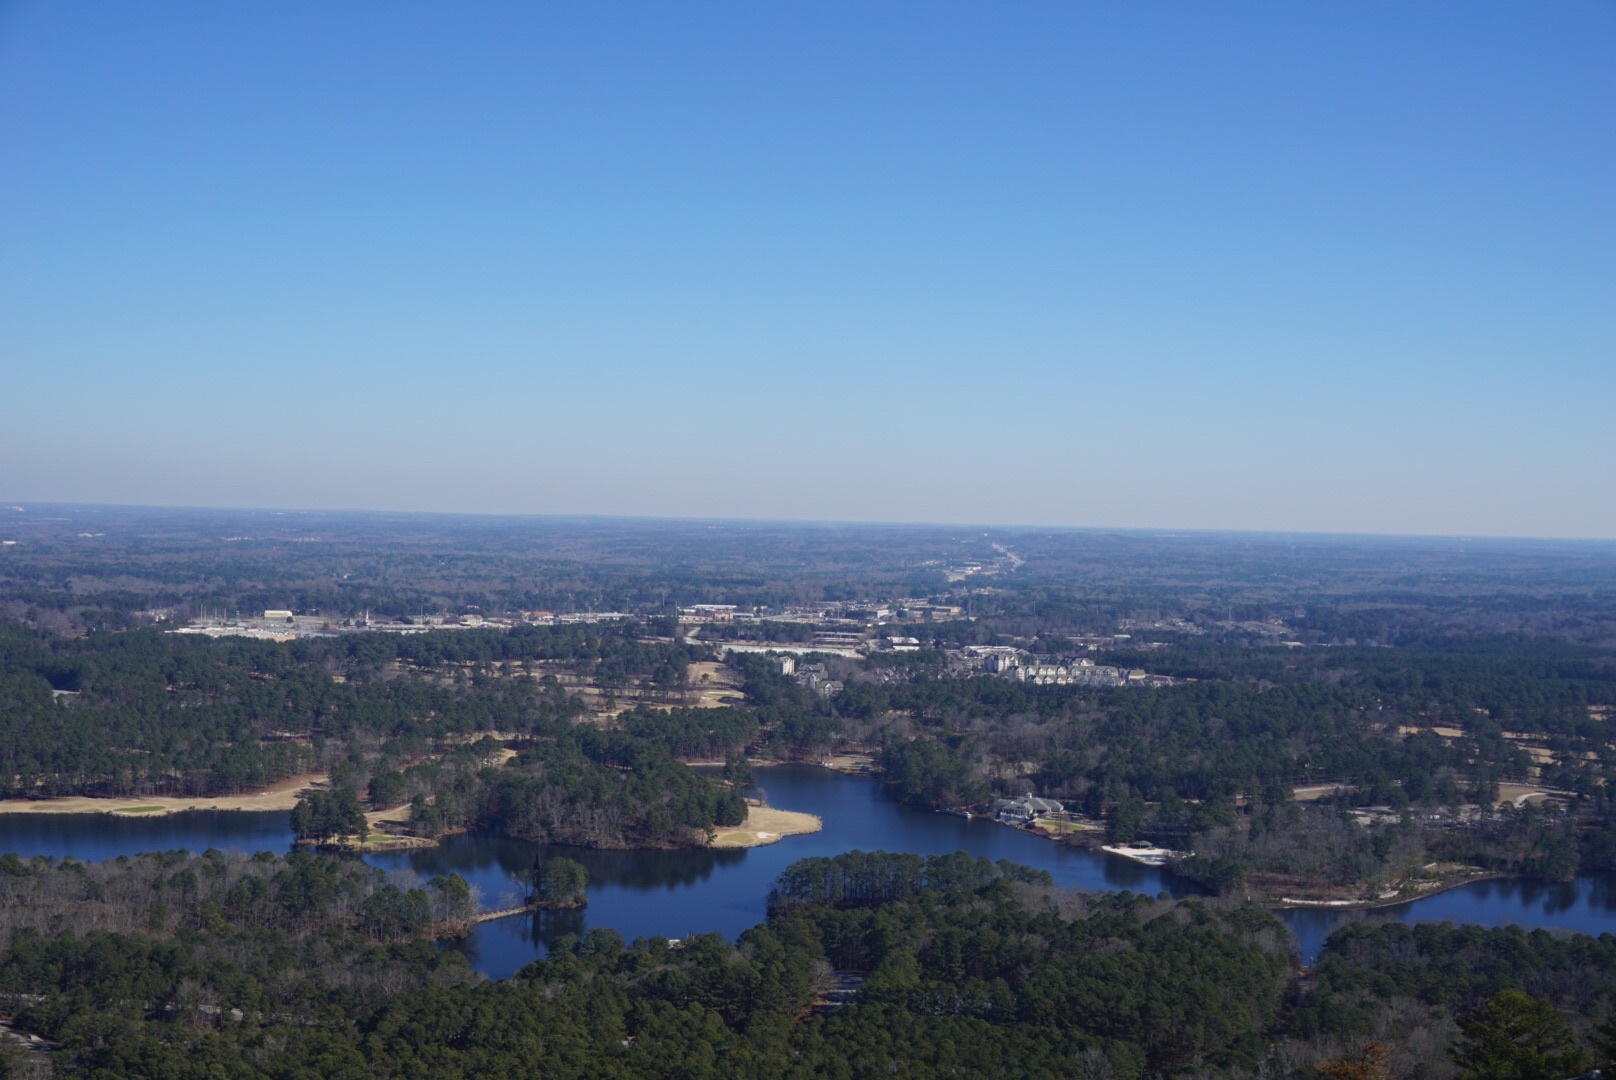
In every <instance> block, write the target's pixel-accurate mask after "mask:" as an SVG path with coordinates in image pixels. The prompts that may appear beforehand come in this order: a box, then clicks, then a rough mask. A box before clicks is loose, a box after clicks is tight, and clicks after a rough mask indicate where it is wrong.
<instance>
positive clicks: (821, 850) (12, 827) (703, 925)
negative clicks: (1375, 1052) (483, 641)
mask: <svg viewBox="0 0 1616 1080" xmlns="http://www.w3.org/2000/svg"><path fill="white" fill-rule="evenodd" d="M757 772H758V779H759V782H760V783H761V784H763V785H764V787H765V788H766V789H767V790H768V793H769V802H770V803H771V804H772V805H775V806H779V807H781V808H783V809H788V810H803V811H807V812H808V813H811V814H817V815H819V817H820V818H822V819H823V820H824V822H825V828H824V829H823V830H822V831H821V832H818V833H813V834H810V835H806V836H794V837H788V838H786V839H785V840H782V841H780V842H779V843H776V844H773V845H770V846H768V847H761V848H752V849H749V850H709V849H697V850H689V851H595V850H588V849H580V848H560V847H547V846H545V845H541V844H533V843H529V842H526V841H520V840H508V839H505V838H502V837H498V836H493V835H489V834H473V835H469V836H456V837H449V838H447V839H446V840H445V841H444V843H443V845H442V846H441V847H437V848H431V849H426V850H420V851H409V852H391V853H385V854H378V855H370V856H366V861H368V862H370V863H371V864H372V865H375V866H379V867H382V868H384V869H387V870H391V871H401V872H413V873H416V874H419V875H421V876H423V877H429V876H431V875H433V874H440V873H448V872H450V871H456V872H458V873H460V874H461V875H462V876H463V877H465V878H466V880H468V881H470V882H471V883H472V884H474V885H476V886H477V887H478V888H480V889H481V890H482V893H483V898H484V903H485V904H486V905H487V906H490V907H493V906H498V905H499V904H500V901H501V897H502V895H507V896H514V895H515V894H516V893H517V891H518V885H517V881H516V877H515V875H516V874H517V873H518V872H519V871H521V870H523V869H526V868H528V867H531V866H532V865H533V864H534V862H535V861H537V860H542V859H544V858H546V857H549V856H551V855H555V854H565V855H567V856H568V857H569V858H573V859H576V860H578V861H579V862H582V863H583V864H584V865H585V867H586V868H587V869H588V871H589V906H588V907H587V908H586V909H584V910H582V911H577V912H553V913H541V914H538V915H526V916H517V917H513V918H509V919H501V920H498V921H496V922H490V923H484V924H482V925H481V926H479V927H478V928H477V929H476V930H475V931H474V932H473V933H472V935H471V936H470V938H468V939H467V940H466V941H465V942H463V943H461V944H459V945H457V946H456V947H458V948H461V949H462V950H464V951H465V952H466V954H467V956H468V957H469V958H470V959H471V961H472V963H473V964H474V965H475V966H476V967H477V968H478V969H479V970H481V971H483V972H484V973H486V974H488V975H490V976H492V977H494V978H502V977H504V976H506V975H510V974H511V973H513V972H515V971H517V970H518V969H520V968H521V967H522V966H523V965H524V964H526V963H528V962H529V961H531V960H533V959H535V958H536V957H539V956H541V955H543V953H544V950H545V947H546V944H547V942H549V941H553V940H554V939H555V938H556V937H557V936H559V935H563V934H580V933H584V932H586V931H587V930H589V929H591V928H593V927H597V926H604V927H611V928H612V929H615V930H616V931H617V932H618V933H620V934H622V935H623V937H624V938H626V939H628V940H631V941H632V940H633V939H634V938H636V937H642V936H643V937H648V936H654V935H662V936H665V937H684V936H685V935H687V934H691V933H698V934H699V933H707V932H712V931H717V932H719V933H723V934H725V935H727V936H729V937H735V936H736V935H738V934H739V933H740V932H741V931H743V930H745V929H746V928H748V927H750V926H753V925H755V924H756V923H759V922H761V921H763V915H764V904H765V901H766V899H767V896H768V892H769V888H770V886H771V885H772V884H773V883H774V880H775V878H776V877H777V876H778V875H779V873H780V871H781V870H783V869H784V868H785V867H786V866H787V865H788V864H790V863H791V862H793V861H795V860H797V859H801V858H805V857H807V856H810V855H834V854H838V853H840V852H843V851H849V850H852V849H854V848H859V849H862V850H865V851H877V850H886V851H907V852H913V853H916V854H923V855H940V854H946V853H948V852H953V851H961V850H963V851H968V852H970V853H971V854H973V855H981V856H985V857H987V858H990V859H995V860H997V859H1009V860H1011V861H1012V862H1017V863H1022V864H1024V865H1027V866H1033V867H1036V868H1038V869H1042V870H1047V871H1049V873H1050V875H1051V876H1052V877H1053V878H1054V879H1055V883H1056V884H1057V885H1061V886H1064V887H1066V888H1073V889H1092V890H1105V891H1116V890H1121V889H1129V890H1132V891H1134V892H1142V893H1147V894H1149V895H1152V896H1154V895H1156V894H1157V893H1161V892H1166V893H1168V894H1170V895H1175V896H1183V895H1194V894H1195V893H1196V892H1197V891H1198V890H1196V889H1195V888H1193V887H1192V886H1188V885H1186V884H1185V883H1182V882H1175V881H1174V880H1173V879H1172V878H1171V877H1170V876H1168V875H1164V874H1163V873H1162V872H1161V871H1159V870H1153V869H1150V868H1148V867H1144V866H1140V865H1138V864H1136V863H1131V862H1128V861H1127V860H1125V859H1119V858H1116V857H1114V856H1109V855H1104V854H1098V853H1092V852H1088V851H1084V850H1081V849H1078V848H1072V847H1066V846H1064V845H1061V844H1056V843H1053V842H1051V841H1049V840H1045V839H1042V838H1040V837H1037V836H1033V835H1031V834H1029V833H1025V832H1021V831H1019V830H1016V829H1012V828H1008V827H1006V826H1003V825H998V824H994V823H992V822H988V821H982V820H971V821H967V820H965V819H963V818H957V817H950V816H948V815H945V814H933V813H927V812H924V811H920V810H915V809H913V808H910V807H906V806H903V805H901V804H899V803H898V802H896V801H895V800H893V799H892V798H890V797H889V796H888V794H887V792H886V789H885V788H884V787H883V786H882V785H881V784H878V783H876V782H874V781H872V780H868V779H863V778H859V777H850V776H843V775H841V774H839V773H834V772H831V771H830V770H828V769H822V768H819V767H817V766H811V765H780V766H774V767H771V768H766V769H759V770H757ZM290 845H291V826H290V816H289V815H288V814H285V813H248V812H238V811H195V812H191V813H186V814H175V815H171V816H168V817H157V818H127V819H126V818H114V817H111V816H109V815H103V814H93V815H91V814H85V815H47V814H8V815H0V851H15V852H17V853H18V854H20V855H23V856H31V855H36V854H40V855H51V856H55V857H60V856H64V855H72V856H74V857H75V858H78V859H81V860H85V861H95V860H100V859H107V858H114V857H116V856H118V855H125V854H134V853H136V852H141V851H158V850H167V849H172V848H186V849H188V850H190V851H193V852H197V851H204V850H206V849H207V848H210V847H217V848H223V849H228V848H240V849H242V850H245V851H260V850H269V851H285V850H286V849H287V848H288V847H290ZM1279 916H1280V918H1281V919H1283V920H1284V921H1285V922H1286V924H1287V925H1288V926H1290V928H1291V930H1292V931H1293V933H1295V935H1296V938H1297V942H1298V945H1299V947H1300V949H1301V951H1302V954H1303V956H1304V957H1305V958H1306V959H1307V961H1309V962H1311V961H1312V960H1313V959H1314V958H1315V957H1316V956H1317V955H1318V951H1319V948H1320V947H1321V946H1322V945H1323V943H1324V939H1325V938H1326V937H1327V936H1328V935H1329V933H1330V932H1331V931H1332V930H1334V929H1335V928H1336V927H1337V926H1339V925H1341V924H1342V923H1343V922H1345V921H1347V920H1348V919H1353V918H1369V919H1376V920H1385V919H1398V920H1401V921H1405V922H1413V921H1441V920H1444V919H1446V920H1451V921H1453V922H1464V923H1479V924H1481V925H1485V926H1494V925H1501V924H1505V923H1519V924H1521V925H1523V926H1528V927H1554V928H1563V929H1567V930H1577V931H1581V932H1583V933H1589V934H1600V933H1616V876H1612V875H1589V876H1584V877H1581V878H1578V879H1577V880H1576V881H1574V882H1570V883H1567V884H1563V885H1552V884H1540V883H1532V882H1520V881H1503V882H1499V881H1491V882H1477V883H1475V884H1473V885H1468V886H1465V887H1463V888H1460V889H1454V890H1452V891H1450V892H1446V893H1442V894H1440V895H1437V896H1433V897H1428V898H1426V899H1424V900H1418V901H1415V902H1413V903H1410V904H1404V905H1400V906H1398V907H1395V908H1385V909H1381V910H1379V911H1374V912H1369V913H1349V912H1340V911H1317V910H1309V911H1286V912H1281V913H1279Z"/></svg>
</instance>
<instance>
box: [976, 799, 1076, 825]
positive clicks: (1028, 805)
mask: <svg viewBox="0 0 1616 1080" xmlns="http://www.w3.org/2000/svg"><path fill="white" fill-rule="evenodd" d="M993 812H994V814H995V815H996V816H997V817H998V819H999V820H1000V821H1007V822H1010V823H1011V824H1014V825H1025V824H1027V823H1028V822H1031V821H1036V820H1038V819H1039V818H1042V817H1049V816H1050V815H1051V814H1064V813H1065V812H1066V807H1064V806H1062V805H1061V804H1060V803H1058V802H1056V801H1055V800H1054V799H1040V798H1039V797H1038V796H1036V795H1034V794H1033V793H1032V792H1030V791H1029V792H1028V793H1027V794H1025V795H1023V796H1021V797H1020V798H1015V799H996V800H994V803H993Z"/></svg>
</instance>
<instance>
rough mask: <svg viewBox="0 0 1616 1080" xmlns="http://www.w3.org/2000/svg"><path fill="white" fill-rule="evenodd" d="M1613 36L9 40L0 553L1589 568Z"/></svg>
mask: <svg viewBox="0 0 1616 1080" xmlns="http://www.w3.org/2000/svg"><path fill="white" fill-rule="evenodd" d="M1613 50H1616V8H1613V7H1611V6H1610V5H1599V4H1592V3H1581V4H1578V3H1572V4H1564V5H1552V6H1538V7H1523V6H1519V5H1511V4H1506V3H1478V4H1473V5H1467V6H1465V7H1462V8H1460V7H1454V6H1451V5H1440V4H1434V3H1417V4H1401V3H1398V4H1393V3H1365V4H1353V5H1333V6H1332V5H1311V6H1302V7H1298V6H1294V5H1283V4H1278V3H1255V2H1254V3H1237V4H1230V5H1220V6H1218V7H1216V8H1210V7H1202V6H1197V5H1193V4H1186V3H1169V4H1165V5H1159V6H1124V5H1091V6H1080V5H1026V6H1023V7H1017V8H1010V9H1003V8H992V7H988V6H981V7H973V6H969V5H956V6H939V5H930V4H906V3H899V4H892V5H883V6H880V7H869V6H867V5H854V4H836V3H829V4H815V5H811V6H810V5H802V4H785V5H771V6H768V7H763V8H749V7H743V6H739V5H735V6H723V5H711V6H703V7H674V8H669V7H664V6H658V5H649V4H623V5H616V6H604V5H597V6H560V5H543V4H537V5H528V6H505V5H486V6H475V7H457V8H443V7H441V6H435V5H429V4H421V3H401V4H386V5H382V4H376V3H363V2H361V3H354V4H347V5H342V6H339V7H329V6H323V5H316V4H312V3H286V4H274V5H270V4H262V3H245V4H237V5H228V6H210V5H202V4H194V3H181V2H169V3H158V4H152V5H143V6H134V7H118V6H106V5H101V6H97V5H91V4H82V3H73V2H69V3H60V4H58V3H43V2H40V0H19V2H15V3H11V4H7V5H4V6H3V7H0V143H3V144H4V145H5V146H6V147H7V151H8V152H7V155H6V163H5V166H4V167H3V168H0V245H3V246H4V249H5V250H6V251H7V252H8V254H9V255H10V257H9V258H7V259H5V260H0V328H3V329H0V386H3V387H4V390H3V393H0V417H3V422H0V490H5V491H9V492H12V493H13V495H12V496H10V497H11V498H12V499H13V500H17V499H33V500H47V501H51V502H61V503H65V502H78V503H91V504H93V503H104V504H119V503H121V504H148V505H165V506H199V505H200V506H239V505H242V504H245V505H248V506H266V507H272V506H283V507H284V506H298V507H307V508H312V509H337V508H348V507H372V508H376V509H381V510H394V511H406V512H442V513H495V514H535V515H546V516H551V515H564V516H570V515H604V516H628V517H649V518H658V517H671V518H698V519H705V518H731V519H738V520H740V519H756V520H776V521H779V520H786V521H794V520H803V521H867V522H898V523H931V522H949V521H952V522H973V521H974V522H996V523H1000V524H1009V525H1018V526H1020V525H1027V526H1042V527H1076V528H1100V529H1124V528H1125V529H1191V530H1204V531H1227V530H1234V531H1251V532H1273V531H1277V532H1298V533H1303V532H1305V533H1326V534H1365V535H1436V536H1506V537H1566V538H1599V539H1609V538H1616V500H1613V499H1612V498H1611V497H1610V495H1611V493H1612V492H1616V425H1612V424H1611V422H1610V405H1611V402H1613V401H1616V363H1613V362H1612V360H1611V358H1612V357H1616V304H1613V303H1612V300H1613V298H1616V209H1613V206H1612V203H1611V200H1610V197H1609V194H1610V192H1611V191H1612V190H1616V141H1612V140H1611V139H1610V138H1609V118H1610V116H1611V115H1613V114H1616V67H1613V66H1612V65H1611V64H1610V63H1609V57H1610V56H1611V55H1612V53H1613Z"/></svg>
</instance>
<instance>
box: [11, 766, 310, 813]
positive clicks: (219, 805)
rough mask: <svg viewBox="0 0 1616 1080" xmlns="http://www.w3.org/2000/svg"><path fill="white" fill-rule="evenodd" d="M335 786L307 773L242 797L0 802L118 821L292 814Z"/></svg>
mask: <svg viewBox="0 0 1616 1080" xmlns="http://www.w3.org/2000/svg"><path fill="white" fill-rule="evenodd" d="M330 782H331V778H330V777H329V776H328V775H326V774H325V773H304V774H302V775H301V776H293V777H288V778H287V779H285V780H282V781H280V782H279V783H276V784H271V785H270V786H269V787H267V788H264V789H263V790H262V791H255V792H245V793H242V794H239V795H198V796H188V795H187V796H175V795H130V796H122V797H119V796H106V795H63V796H60V797H58V798H53V799H0V814H112V815H114V816H117V817H123V818H135V817H166V816H167V815H169V814H183V813H185V812H186V811H188V810H244V811H249V812H270V811H277V810H291V809H292V808H294V807H295V806H297V801H298V800H299V799H300V798H303V797H305V796H306V795H308V794H309V792H311V791H315V790H319V789H321V788H323V787H324V786H325V785H327V784H329V783H330Z"/></svg>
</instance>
